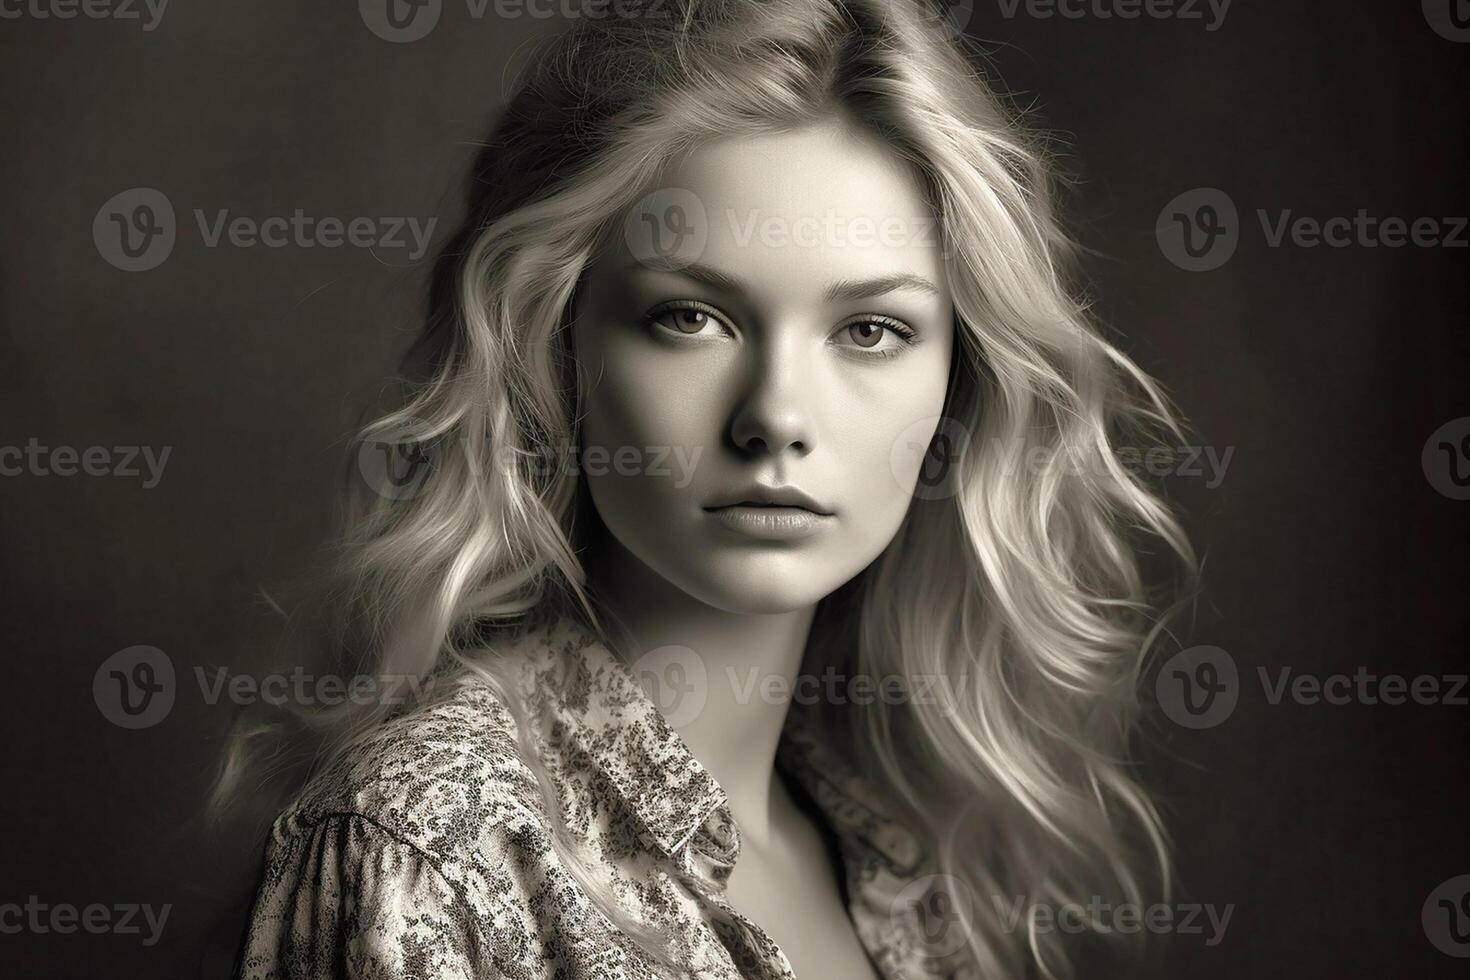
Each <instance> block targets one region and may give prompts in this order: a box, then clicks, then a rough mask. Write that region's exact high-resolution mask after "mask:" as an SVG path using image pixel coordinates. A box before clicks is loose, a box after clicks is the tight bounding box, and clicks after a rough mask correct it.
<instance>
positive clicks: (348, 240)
mask: <svg viewBox="0 0 1470 980" xmlns="http://www.w3.org/2000/svg"><path fill="white" fill-rule="evenodd" d="M193 216H194V223H195V225H196V226H197V229H198V232H199V239H200V240H201V241H202V242H203V243H204V247H205V248H220V247H229V248H238V249H251V248H266V249H280V248H287V247H294V248H326V249H334V248H344V247H347V248H362V249H372V250H373V251H375V252H380V251H381V252H390V251H394V250H400V251H404V254H405V256H406V258H407V259H408V260H409V261H411V262H416V261H418V260H419V259H421V258H423V257H424V255H425V254H426V253H427V252H428V248H429V240H430V238H432V237H433V234H434V227H435V225H437V224H438V221H439V219H438V218H435V217H431V218H427V219H424V220H420V219H419V218H417V217H411V216H407V215H387V216H381V215H354V216H349V217H341V216H338V215H321V214H309V213H308V212H307V211H306V210H305V209H303V208H294V209H292V210H291V212H290V213H288V214H287V213H283V214H268V215H264V216H258V215H249V214H237V213H233V212H232V211H231V210H230V209H229V208H213V209H205V208H194V209H193ZM178 232H179V229H178V221H177V219H176V217H175V212H174V205H173V202H172V201H171V200H169V198H168V196H167V195H166V194H164V193H163V192H162V191H159V190H157V189H155V188H152V187H133V188H130V189H128V190H125V191H122V192H120V193H118V194H114V195H113V196H112V197H111V198H109V199H108V200H107V201H106V202H104V203H103V205H102V207H100V208H98V209H97V214H96V215H95V216H94V217H93V219H92V240H93V242H94V243H95V244H96V246H97V252H98V254H100V255H101V256H102V257H103V258H104V259H106V260H107V262H108V263H109V264H110V265H113V266H115V267H117V268H119V269H122V270H123V271H125V272H146V271H148V270H149V269H155V268H157V267H158V266H160V265H162V264H163V263H164V261H166V260H167V259H168V257H169V256H170V255H171V254H173V250H174V244H175V242H176V241H177V239H178Z"/></svg>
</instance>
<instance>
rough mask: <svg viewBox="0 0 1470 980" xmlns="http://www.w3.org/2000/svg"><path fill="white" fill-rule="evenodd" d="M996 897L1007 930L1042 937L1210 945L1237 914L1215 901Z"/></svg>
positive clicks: (994, 897)
mask: <svg viewBox="0 0 1470 980" xmlns="http://www.w3.org/2000/svg"><path fill="white" fill-rule="evenodd" d="M991 898H992V900H993V901H994V902H995V914H996V916H997V917H998V918H999V919H1000V921H1001V924H1002V927H1003V928H1004V929H1005V930H1006V931H1008V932H1016V931H1019V930H1032V929H1034V930H1035V931H1036V932H1038V933H1047V932H1052V931H1056V932H1065V933H1071V934H1079V933H1084V932H1092V933H1103V934H1107V933H1114V932H1116V933H1119V934H1122V935H1132V934H1136V933H1140V932H1148V933H1174V934H1176V935H1180V936H1204V937H1205V945H1206V946H1218V945H1219V944H1220V940H1222V939H1224V938H1225V930H1226V928H1228V927H1229V925H1230V917H1231V916H1232V915H1234V914H1235V904H1234V903H1233V902H1232V903H1230V904H1228V905H1225V906H1224V907H1223V908H1217V907H1216V906H1215V905H1214V904H1213V903H1211V904H1200V903H1198V902H1185V903H1181V904H1179V905H1166V904H1164V903H1162V902H1155V903H1153V904H1149V905H1140V904H1138V903H1136V902H1117V903H1113V902H1107V901H1104V900H1103V898H1102V896H1100V895H1093V896H1092V897H1091V898H1090V899H1088V901H1087V904H1086V905H1083V904H1082V903H1081V902H1066V903H1063V904H1061V905H1055V904H1050V903H1046V902H1032V903H1029V904H1028V903H1027V901H1026V898H1025V897H1024V896H1019V895H1018V896H1013V897H1007V896H1003V895H993V896H991ZM1207 930H1208V931H1207Z"/></svg>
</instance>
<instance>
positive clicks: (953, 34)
mask: <svg viewBox="0 0 1470 980" xmlns="http://www.w3.org/2000/svg"><path fill="white" fill-rule="evenodd" d="M929 5H930V6H931V7H932V8H933V12H932V14H931V17H932V20H933V21H934V24H935V26H936V27H937V28H938V29H939V30H940V32H941V33H943V34H944V36H946V37H948V38H951V39H953V38H957V37H959V36H961V35H962V34H964V33H965V31H967V30H969V28H970V23H971V22H972V21H973V20H974V19H975V0H930V4H929Z"/></svg>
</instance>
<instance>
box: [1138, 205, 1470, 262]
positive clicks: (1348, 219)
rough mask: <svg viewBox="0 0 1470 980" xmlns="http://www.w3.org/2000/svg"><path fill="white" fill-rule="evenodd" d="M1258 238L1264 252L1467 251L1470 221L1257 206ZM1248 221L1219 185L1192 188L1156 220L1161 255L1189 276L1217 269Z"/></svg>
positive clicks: (1451, 217)
mask: <svg viewBox="0 0 1470 980" xmlns="http://www.w3.org/2000/svg"><path fill="white" fill-rule="evenodd" d="M1255 217H1256V221H1257V223H1258V224H1259V225H1260V229H1261V238H1262V240H1263V241H1264V243H1265V245H1266V247H1267V248H1283V247H1286V246H1291V247H1293V248H1302V249H1311V248H1330V249H1342V248H1365V249H1377V248H1405V247H1409V248H1465V247H1467V246H1470V234H1467V233H1466V229H1467V227H1470V217H1467V216H1465V215H1418V216H1410V217H1404V216H1401V215H1384V214H1376V213H1374V212H1372V211H1370V210H1369V209H1368V208H1358V209H1356V210H1355V211H1354V212H1353V214H1351V215H1346V214H1338V215H1327V216H1325V217H1324V216H1318V215H1307V214H1298V213H1297V212H1296V210H1295V209H1293V208H1279V209H1276V210H1274V211H1272V210H1268V209H1267V208H1256V209H1255ZM1247 227H1248V225H1247V223H1246V222H1244V221H1242V220H1241V218H1240V215H1239V212H1238V210H1237V209H1236V206H1235V201H1234V200H1232V199H1231V197H1230V195H1229V194H1227V193H1225V192H1224V191H1222V190H1220V189H1219V188H1217V187H1196V188H1194V189H1193V190H1188V191H1185V192H1184V193H1182V194H1179V195H1178V196H1176V197H1175V198H1173V199H1172V200H1171V201H1169V203H1168V204H1166V205H1164V207H1163V209H1162V210H1161V211H1160V212H1159V216H1158V219H1157V221H1156V222H1155V226H1154V232H1155V236H1156V238H1157V239H1158V244H1159V251H1161V252H1162V253H1163V255H1164V257H1165V258H1167V259H1168V260H1169V261H1170V262H1172V263H1173V264H1174V265H1176V266H1178V267H1179V268H1181V269H1186V270H1188V271H1190V272H1208V271H1210V270H1211V269H1218V268H1220V267H1221V266H1222V265H1224V264H1225V263H1226V262H1228V261H1229V260H1230V258H1231V256H1233V255H1234V254H1235V250H1236V248H1237V247H1238V246H1239V245H1240V242H1241V239H1242V238H1243V237H1244V234H1245V230H1246V228H1247Z"/></svg>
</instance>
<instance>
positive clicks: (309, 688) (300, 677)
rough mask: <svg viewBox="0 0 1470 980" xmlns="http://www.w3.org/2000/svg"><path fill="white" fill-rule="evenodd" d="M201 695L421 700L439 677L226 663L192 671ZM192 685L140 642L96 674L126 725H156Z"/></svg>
mask: <svg viewBox="0 0 1470 980" xmlns="http://www.w3.org/2000/svg"><path fill="white" fill-rule="evenodd" d="M192 674H193V677H194V680H195V683H196V684H197V686H198V689H199V699H200V701H202V702H203V703H204V704H207V705H210V706H211V707H212V706H215V705H218V704H219V703H220V702H221V701H224V702H225V703H228V704H232V705H255V704H267V705H271V706H273V707H277V708H280V707H285V706H287V705H295V706H299V707H328V708H330V707H338V706H341V705H344V704H349V703H350V704H355V705H362V706H366V705H403V704H412V703H418V702H419V701H420V700H421V699H422V697H423V695H424V694H425V693H426V692H427V691H429V690H430V689H432V688H433V686H434V684H435V682H436V677H435V676H434V675H428V676H423V675H419V674H395V673H382V674H354V675H350V676H349V675H344V674H335V673H322V674H317V673H312V672H311V671H308V670H307V669H306V668H304V667H301V666H296V667H293V668H291V669H290V670H288V671H277V672H274V673H269V674H260V675H256V674H248V673H237V672H233V671H231V670H230V669H229V668H226V667H215V668H212V669H211V668H206V667H202V666H196V667H194V668H193V670H192ZM187 690H188V687H187V685H184V686H180V685H177V684H176V683H175V674H174V665H173V661H172V660H171V659H170V658H169V656H168V655H167V654H166V653H164V652H163V651H162V650H160V649H158V648H157V647H151V646H135V647H128V648H127V649H125V650H119V651H118V652H117V653H115V654H113V655H112V656H110V657H108V658H107V660H105V661H104V662H103V664H102V666H101V667H99V668H98V669H97V673H96V675H94V677H93V679H92V696H93V699H94V700H95V701H96V703H97V710H98V711H100V712H101V713H102V716H103V717H104V718H106V719H107V720H108V721H110V722H112V723H113V724H115V725H117V726H119V727H121V728H151V727H153V726H154V725H157V724H158V723H159V722H161V721H163V720H164V719H165V718H166V717H168V715H169V712H171V711H172V710H173V708H174V705H175V703H176V702H177V700H178V696H179V695H180V694H182V693H183V692H185V691H187Z"/></svg>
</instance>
